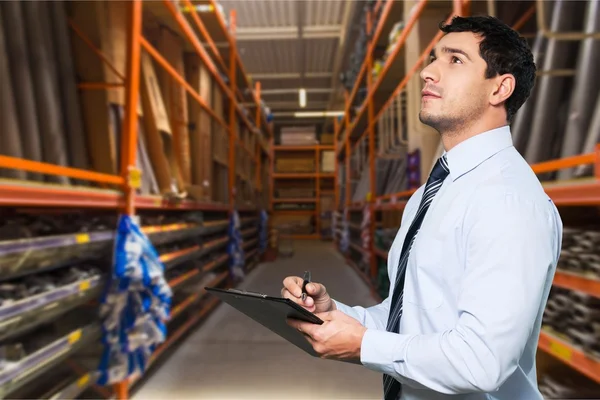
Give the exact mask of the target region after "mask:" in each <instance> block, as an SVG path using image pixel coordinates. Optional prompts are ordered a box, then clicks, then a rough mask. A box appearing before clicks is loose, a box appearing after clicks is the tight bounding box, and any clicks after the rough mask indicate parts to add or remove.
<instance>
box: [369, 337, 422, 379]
mask: <svg viewBox="0 0 600 400" xmlns="http://www.w3.org/2000/svg"><path fill="white" fill-rule="evenodd" d="M410 338H411V336H407V335H400V334H398V333H393V332H387V331H380V330H375V329H367V331H366V332H365V335H364V336H363V339H362V343H361V348H360V362H361V363H362V364H363V365H364V366H365V367H367V368H368V369H371V370H373V371H377V372H381V373H384V374H388V375H392V376H395V375H397V374H398V373H397V371H396V368H395V365H394V364H395V363H398V362H403V361H404V360H405V353H406V348H407V344H408V342H409V341H410Z"/></svg>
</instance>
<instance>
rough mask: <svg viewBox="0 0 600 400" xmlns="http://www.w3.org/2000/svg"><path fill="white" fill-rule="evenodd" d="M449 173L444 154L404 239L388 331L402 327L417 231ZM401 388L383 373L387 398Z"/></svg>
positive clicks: (395, 397) (429, 181) (393, 395)
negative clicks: (405, 287) (403, 304)
mask: <svg viewBox="0 0 600 400" xmlns="http://www.w3.org/2000/svg"><path fill="white" fill-rule="evenodd" d="M449 173H450V169H449V168H448V162H447V161H446V156H445V155H444V156H443V157H440V158H439V159H438V160H437V162H436V163H435V166H434V167H433V170H432V171H431V174H430V175H429V179H427V184H426V185H425V190H424V191H423V197H422V198H421V204H420V205H419V210H418V211H417V213H416V214H415V217H414V219H413V221H412V223H411V225H410V228H408V232H407V233H406V238H405V239H404V243H403V245H402V252H401V253H400V261H399V263H398V273H397V275H396V282H395V285H394V294H393V296H392V305H391V306H390V314H389V316H388V323H387V327H386V330H387V331H388V332H398V331H399V329H400V317H401V316H402V300H403V297H404V279H405V277H406V267H407V265H408V257H409V254H410V250H411V248H412V246H413V244H414V242H415V238H416V237H417V233H419V228H420V227H421V223H422V222H423V219H424V218H425V214H426V213H427V210H428V209H429V205H430V204H431V202H432V201H433V198H434V197H435V195H436V193H437V192H438V191H439V190H440V188H441V187H442V183H443V182H444V179H446V177H447V176H448V174H449ZM401 390H402V387H401V385H400V382H398V381H397V380H395V379H394V378H392V377H391V376H389V375H387V374H384V375H383V391H384V398H385V400H396V399H398V398H399V397H400V393H401Z"/></svg>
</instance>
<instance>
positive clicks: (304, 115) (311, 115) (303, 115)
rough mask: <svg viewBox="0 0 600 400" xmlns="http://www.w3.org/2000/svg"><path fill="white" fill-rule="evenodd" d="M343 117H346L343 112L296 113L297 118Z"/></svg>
mask: <svg viewBox="0 0 600 400" xmlns="http://www.w3.org/2000/svg"><path fill="white" fill-rule="evenodd" d="M342 115H344V112H343V111H299V112H295V113H294V117H296V118H315V117H316V118H318V117H339V116H342Z"/></svg>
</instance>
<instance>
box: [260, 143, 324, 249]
mask: <svg viewBox="0 0 600 400" xmlns="http://www.w3.org/2000/svg"><path fill="white" fill-rule="evenodd" d="M272 151H273V155H272V162H271V176H272V178H273V181H272V185H271V186H272V189H273V191H274V190H275V188H276V187H277V182H278V181H279V182H280V181H290V180H291V181H292V182H306V181H308V182H311V184H310V185H311V186H312V187H313V188H314V193H315V194H314V197H311V198H275V196H274V194H273V193H272V195H271V200H270V204H271V205H270V209H271V210H272V212H273V214H274V215H278V214H279V215H282V214H283V215H305V216H313V217H314V221H315V224H314V233H312V234H291V236H292V238H294V239H325V237H324V236H323V235H321V226H322V213H321V199H322V197H323V196H329V195H334V196H335V189H334V190H332V191H331V192H327V191H323V190H321V183H322V182H328V181H329V182H330V183H331V184H332V186H333V187H335V185H334V183H333V181H334V179H335V172H322V171H321V156H322V153H323V151H332V152H333V151H335V146H334V145H312V146H308V145H302V146H288V145H274V146H272ZM298 152H300V153H304V154H310V155H311V157H314V159H315V172H300V173H282V172H276V171H275V161H276V160H277V158H278V156H281V155H282V154H290V153H298ZM277 204H287V205H293V204H296V205H299V204H314V209H313V210H292V209H290V210H277V209H276V206H277ZM283 235H284V236H288V235H289V234H287V233H286V234H283Z"/></svg>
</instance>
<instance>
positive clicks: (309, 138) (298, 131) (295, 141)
mask: <svg viewBox="0 0 600 400" xmlns="http://www.w3.org/2000/svg"><path fill="white" fill-rule="evenodd" d="M317 143H318V141H317V132H316V128H315V127H314V126H300V127H293V126H288V127H285V128H281V144H282V145H284V146H285V145H287V146H312V145H315V144H317Z"/></svg>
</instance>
